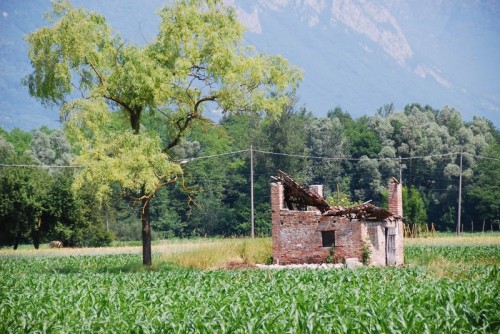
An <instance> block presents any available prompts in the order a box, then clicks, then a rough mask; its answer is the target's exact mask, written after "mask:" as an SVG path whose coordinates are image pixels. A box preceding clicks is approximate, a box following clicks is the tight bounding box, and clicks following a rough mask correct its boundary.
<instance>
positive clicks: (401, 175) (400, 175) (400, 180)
mask: <svg viewBox="0 0 500 334" xmlns="http://www.w3.org/2000/svg"><path fill="white" fill-rule="evenodd" d="M402 168H403V167H402V166H401V157H399V183H400V184H403V169H402Z"/></svg>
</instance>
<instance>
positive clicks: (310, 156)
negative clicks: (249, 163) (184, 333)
mask: <svg viewBox="0 0 500 334" xmlns="http://www.w3.org/2000/svg"><path fill="white" fill-rule="evenodd" d="M244 152H249V149H245V150H239V151H233V152H227V153H219V154H211V155H205V156H200V157H193V158H185V159H179V160H175V162H177V163H180V164H185V163H188V162H192V161H196V160H202V159H210V158H218V157H222V156H229V155H235V154H239V153H244ZM253 152H256V153H262V154H267V155H278V156H286V157H295V158H302V159H312V160H327V161H328V160H330V161H361V160H364V159H365V158H348V157H320V156H312V155H301V154H292V153H279V152H270V151H263V150H256V149H254V150H253ZM458 154H460V153H442V154H431V155H420V156H412V157H406V158H403V157H385V158H368V160H375V161H387V160H391V161H400V160H414V159H425V158H435V157H446V156H453V155H458ZM463 154H464V155H468V156H471V157H474V158H479V159H487V160H493V161H500V159H498V158H492V157H485V156H480V155H474V154H471V153H465V152H464V153H463ZM0 167H18V168H85V166H81V165H29V164H4V163H0Z"/></svg>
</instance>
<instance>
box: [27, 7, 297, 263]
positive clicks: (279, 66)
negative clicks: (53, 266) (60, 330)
mask: <svg viewBox="0 0 500 334" xmlns="http://www.w3.org/2000/svg"><path fill="white" fill-rule="evenodd" d="M160 16H161V24H160V29H159V30H160V31H159V34H158V36H157V38H156V39H155V41H154V42H153V43H151V44H148V45H145V46H143V47H140V46H136V45H131V44H129V43H127V42H126V41H123V40H122V39H121V38H120V36H119V35H116V34H114V33H113V31H112V30H111V27H110V26H109V25H108V24H107V22H106V20H105V18H104V17H102V16H101V15H99V14H97V13H93V12H89V11H87V10H85V9H82V8H74V7H72V6H71V5H70V4H69V3H68V2H64V1H56V2H54V8H53V11H52V12H51V13H49V15H48V17H49V19H50V23H51V26H49V27H43V28H41V29H39V30H37V31H35V32H33V33H31V34H30V35H28V36H27V41H28V43H29V45H30V51H29V56H30V59H31V62H32V65H33V68H34V72H33V73H32V74H30V75H29V76H27V77H26V79H25V83H26V85H27V86H28V87H29V91H30V93H31V94H32V95H33V96H35V97H37V98H39V99H40V101H41V102H42V103H43V104H56V105H59V106H61V115H62V117H63V118H64V119H65V120H66V121H67V122H66V129H67V132H68V134H69V135H70V137H71V138H72V140H73V141H74V143H75V145H76V148H77V149H78V151H79V152H80V155H79V156H78V158H77V159H76V163H78V164H81V165H84V166H85V168H84V169H83V170H82V172H81V173H80V174H79V175H78V176H77V179H76V182H75V188H77V189H78V188H81V187H83V186H84V185H86V186H87V185H92V186H93V187H94V192H95V194H96V198H97V200H98V201H99V202H100V203H105V202H106V199H107V198H109V196H110V195H111V193H112V191H113V189H114V188H115V187H118V188H119V189H120V190H121V192H122V193H123V194H124V195H125V196H128V197H130V198H133V199H135V200H137V201H140V202H141V205H142V209H141V221H142V239H143V263H144V264H146V265H150V264H151V226H150V216H149V212H150V200H151V199H152V198H153V197H154V195H155V194H156V193H157V192H158V191H159V189H160V188H162V187H163V186H165V185H167V184H170V183H173V182H175V181H176V180H177V179H178V177H179V176H180V175H181V174H182V168H181V166H180V164H179V163H177V162H175V161H173V160H171V159H170V158H169V156H170V155H171V154H172V153H171V149H172V148H173V147H175V146H177V145H178V144H179V143H180V141H181V139H182V138H183V137H185V136H186V135H187V132H188V131H189V130H190V129H191V128H192V126H193V125H194V124H204V123H205V124H206V123H210V122H209V121H208V120H207V119H206V118H205V116H204V111H205V110H206V108H207V107H208V106H217V107H218V108H220V109H221V110H223V111H225V112H262V111H265V112H268V113H271V114H276V113H279V112H281V110H282V108H283V106H284V105H285V104H287V103H288V100H289V97H288V95H287V94H286V92H287V91H288V90H289V88H291V89H294V88H295V87H296V85H297V84H298V81H299V78H300V74H299V73H298V71H297V70H296V69H294V68H291V67H290V66H289V65H288V63H287V61H286V60H285V59H284V58H282V57H279V56H269V55H266V54H262V53H258V52H256V51H255V50H254V49H253V48H251V47H246V46H245V45H244V44H243V42H242V41H243V27H242V26H241V24H240V23H239V22H238V21H237V19H236V14H235V12H234V10H232V9H231V8H230V7H227V6H225V5H224V4H223V3H222V1H218V0H207V1H202V0H184V1H177V2H176V3H175V4H174V5H171V6H167V7H164V8H163V9H162V10H161V11H160ZM74 92H77V93H79V94H81V95H82V96H83V98H80V99H74V98H73V96H74V95H72V93H74ZM113 113H118V114H120V115H122V122H113V119H114V116H113ZM149 117H153V118H155V120H156V119H157V120H160V121H161V122H151V121H148V118H149ZM151 124H159V125H158V126H149V127H146V126H147V125H151Z"/></svg>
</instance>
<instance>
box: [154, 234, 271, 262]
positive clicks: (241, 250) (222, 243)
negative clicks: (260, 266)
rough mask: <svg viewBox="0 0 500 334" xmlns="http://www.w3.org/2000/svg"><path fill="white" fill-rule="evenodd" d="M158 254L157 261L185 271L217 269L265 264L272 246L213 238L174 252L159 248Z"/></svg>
mask: <svg viewBox="0 0 500 334" xmlns="http://www.w3.org/2000/svg"><path fill="white" fill-rule="evenodd" d="M158 253H159V254H160V255H159V257H158V260H159V261H162V262H167V263H172V264H175V265H179V266H182V267H185V268H196V269H220V268H226V267H228V266H229V267H234V266H237V265H254V264H256V263H266V262H268V261H269V259H270V257H271V256H272V243H271V239H270V238H257V239H247V238H233V239H215V240H211V241H210V242H205V243H198V244H192V245H190V247H189V248H186V249H178V250H177V251H174V252H172V251H162V250H161V248H159V249H158Z"/></svg>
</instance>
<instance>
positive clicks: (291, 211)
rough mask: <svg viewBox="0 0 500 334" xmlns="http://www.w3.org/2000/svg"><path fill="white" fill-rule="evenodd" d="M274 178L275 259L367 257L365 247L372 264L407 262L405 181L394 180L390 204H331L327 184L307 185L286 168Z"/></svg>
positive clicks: (302, 260)
mask: <svg viewBox="0 0 500 334" xmlns="http://www.w3.org/2000/svg"><path fill="white" fill-rule="evenodd" d="M273 179H274V180H275V182H274V183H272V184H271V209H272V239H273V261H274V263H275V264H293V263H324V262H326V259H327V257H328V256H329V255H330V254H331V253H330V252H331V250H332V249H333V250H334V258H335V259H336V260H337V261H344V260H345V259H347V258H357V259H358V260H359V261H360V262H361V261H362V255H363V247H367V248H366V249H369V250H370V253H371V254H370V264H371V265H377V266H385V265H401V264H403V222H402V216H403V203H402V194H401V185H400V184H399V182H398V181H397V180H396V179H394V178H392V179H391V181H390V182H389V185H388V188H389V210H386V209H382V208H378V207H376V206H374V205H372V204H370V203H364V204H361V205H358V206H354V207H350V208H343V207H331V206H330V205H329V204H328V203H326V201H325V200H324V199H323V197H322V195H323V194H322V192H323V189H322V188H323V186H309V187H305V186H302V185H300V184H298V183H297V182H295V180H293V179H292V178H291V177H290V176H288V175H287V174H285V173H283V172H281V171H280V172H279V173H278V175H277V176H276V177H274V178H273Z"/></svg>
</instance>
